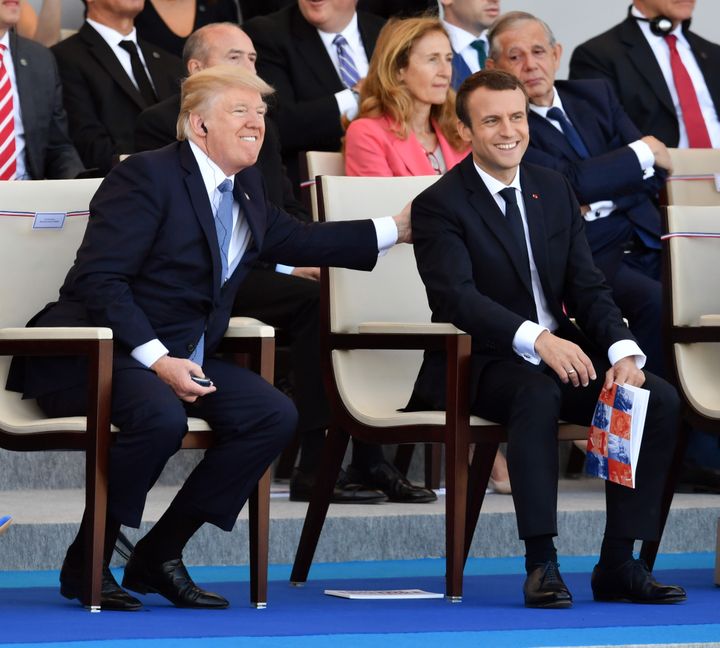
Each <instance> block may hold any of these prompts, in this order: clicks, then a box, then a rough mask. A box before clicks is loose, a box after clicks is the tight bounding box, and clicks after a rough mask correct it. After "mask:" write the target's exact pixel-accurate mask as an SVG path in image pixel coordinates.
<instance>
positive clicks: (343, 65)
mask: <svg viewBox="0 0 720 648" xmlns="http://www.w3.org/2000/svg"><path fill="white" fill-rule="evenodd" d="M333 45H335V48H336V49H337V55H338V61H339V63H340V78H341V79H342V82H343V83H344V84H345V85H346V86H347V87H348V88H354V87H355V86H356V85H357V82H358V81H360V74H359V72H358V71H357V68H356V67H355V61H353V58H352V56H351V55H350V50H349V49H348V42H347V40H346V39H345V36H343V35H342V34H338V35H337V36H335V38H333Z"/></svg>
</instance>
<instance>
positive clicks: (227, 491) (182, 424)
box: [38, 358, 297, 531]
mask: <svg viewBox="0 0 720 648" xmlns="http://www.w3.org/2000/svg"><path fill="white" fill-rule="evenodd" d="M203 369H204V371H205V373H206V374H207V375H208V376H210V377H211V378H212V380H213V382H214V383H215V385H216V387H217V391H216V392H215V393H213V394H210V395H208V396H205V397H203V398H201V399H200V400H199V401H198V402H197V403H194V404H190V403H183V402H182V401H181V400H180V399H178V397H177V396H176V395H175V393H174V392H173V391H172V390H171V389H170V387H169V386H168V385H166V384H165V383H164V382H162V381H161V380H160V378H158V377H157V375H156V374H155V373H153V372H152V371H150V370H148V369H144V368H140V367H132V368H126V369H120V370H116V371H114V372H113V392H112V411H111V420H112V422H113V424H115V425H116V426H117V427H118V428H119V429H120V432H118V434H117V436H116V438H115V440H114V443H113V444H112V446H111V449H110V471H109V492H108V514H109V515H111V516H112V517H114V518H115V519H116V520H117V521H119V522H121V523H122V524H125V525H127V526H132V527H139V526H140V521H141V517H142V512H143V509H144V507H145V500H146V495H147V492H148V491H149V490H150V488H151V487H152V485H153V484H154V483H155V481H156V480H157V478H158V477H159V476H160V473H161V472H162V469H163V468H164V466H165V464H166V463H167V461H168V459H169V458H170V457H171V456H172V455H173V454H175V452H176V451H177V450H178V449H179V448H180V444H181V443H182V438H183V436H184V435H185V433H186V431H187V418H188V416H196V417H199V418H203V419H205V420H206V421H207V422H208V423H209V424H210V426H211V427H212V430H213V434H214V437H215V444H214V445H213V446H212V447H211V448H209V449H208V450H207V451H206V452H205V455H204V457H203V459H202V460H201V461H200V463H199V464H198V465H197V466H196V467H195V469H194V470H193V471H192V473H191V474H190V476H189V477H188V478H187V480H186V481H185V483H184V484H183V486H182V487H181V489H180V491H179V492H178V493H177V495H176V496H175V499H174V500H173V503H172V505H171V506H172V507H173V508H174V509H175V510H176V511H178V512H180V513H185V514H187V515H188V516H191V517H192V518H193V519H196V520H202V521H203V522H210V523H212V524H215V525H216V526H218V527H220V528H221V529H224V530H226V531H229V530H231V529H232V527H233V525H234V524H235V520H236V519H237V516H238V514H239V513H240V510H241V509H242V507H243V505H244V503H245V501H246V500H247V498H248V497H249V496H250V493H251V492H252V490H253V488H255V485H256V484H257V481H258V479H259V478H260V477H261V475H262V474H263V472H264V471H265V469H266V468H267V467H268V466H269V465H270V463H271V462H272V461H273V459H274V458H275V457H276V456H277V455H278V454H279V453H280V452H281V451H282V449H283V448H284V447H285V445H287V443H289V442H290V440H291V439H292V437H293V435H294V434H295V427H296V423H297V413H296V410H295V407H294V406H293V404H292V402H291V401H290V400H289V399H288V398H287V397H285V396H284V395H283V394H282V393H281V392H279V391H278V390H276V389H275V388H274V387H272V386H271V385H269V384H268V383H267V382H266V381H265V380H263V379H262V378H261V377H260V376H259V375H257V374H255V373H253V372H252V371H250V370H248V369H244V368H241V367H238V366H236V365H233V364H231V363H229V362H226V361H224V360H219V359H214V358H209V359H206V360H205V362H204V364H203ZM38 403H39V404H40V406H41V408H42V409H43V410H44V411H45V413H46V414H47V415H48V416H73V415H78V414H84V413H85V410H86V408H85V403H86V392H85V388H74V389H69V390H64V391H61V392H55V393H53V394H49V395H46V396H44V397H41V398H39V399H38Z"/></svg>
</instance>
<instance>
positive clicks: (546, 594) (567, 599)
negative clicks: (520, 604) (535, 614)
mask: <svg viewBox="0 0 720 648" xmlns="http://www.w3.org/2000/svg"><path fill="white" fill-rule="evenodd" d="M523 594H524V595H525V607H529V608H569V607H572V594H570V590H569V589H568V588H567V585H565V582H564V581H563V579H562V576H561V575H560V565H558V564H557V563H556V562H554V561H552V560H548V562H545V563H542V564H540V565H537V566H536V567H534V568H533V569H532V571H531V572H530V573H529V574H528V575H527V578H526V579H525V585H524V586H523Z"/></svg>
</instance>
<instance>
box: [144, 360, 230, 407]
mask: <svg viewBox="0 0 720 648" xmlns="http://www.w3.org/2000/svg"><path fill="white" fill-rule="evenodd" d="M150 369H152V370H153V371H154V372H155V373H156V374H157V375H158V377H159V378H160V380H162V381H163V382H164V383H167V384H168V385H170V388H171V389H172V390H173V391H174V392H175V394H177V397H178V398H179V399H180V400H184V401H185V402H186V403H194V402H195V401H196V400H197V399H198V398H200V396H205V395H206V394H212V393H213V392H214V391H216V390H217V388H216V387H215V386H214V385H213V386H212V387H201V386H200V385H198V384H197V383H194V382H193V381H192V380H190V376H191V375H193V376H199V377H201V378H204V377H205V374H203V370H202V367H201V366H200V365H199V364H196V363H194V362H193V361H192V360H188V359H187V358H173V357H171V356H169V355H164V356H162V358H158V359H157V360H156V361H155V364H153V365H152V366H151V367H150Z"/></svg>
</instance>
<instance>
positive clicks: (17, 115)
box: [0, 31, 30, 180]
mask: <svg viewBox="0 0 720 648" xmlns="http://www.w3.org/2000/svg"><path fill="white" fill-rule="evenodd" d="M0 44H2V45H5V47H6V48H7V51H6V52H5V56H4V57H3V64H4V65H5V69H6V70H7V73H8V77H9V78H10V86H11V87H12V96H13V119H14V120H15V153H16V158H15V169H16V171H15V179H16V180H29V179H30V178H29V177H28V174H27V168H26V166H25V126H24V125H23V120H22V108H21V106H20V95H19V94H18V89H17V79H16V78H15V64H14V62H13V60H12V50H11V49H10V33H9V31H6V32H5V34H4V35H3V37H2V38H0Z"/></svg>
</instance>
